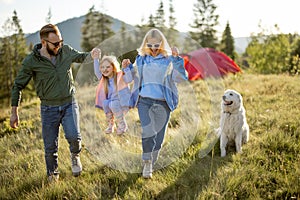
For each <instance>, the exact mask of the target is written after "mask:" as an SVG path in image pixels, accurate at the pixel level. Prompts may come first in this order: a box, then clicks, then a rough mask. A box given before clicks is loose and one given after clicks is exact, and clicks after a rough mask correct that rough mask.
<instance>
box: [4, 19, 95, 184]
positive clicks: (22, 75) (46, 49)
mask: <svg viewBox="0 0 300 200" xmlns="http://www.w3.org/2000/svg"><path fill="white" fill-rule="evenodd" d="M40 40H41V43H39V44H37V45H35V47H34V49H33V51H32V52H31V54H29V55H28V56H27V57H26V58H25V59H24V60H23V62H22V67H21V69H20V71H19V73H18V75H17V77H16V79H15V81H14V85H13V88H12V100H11V106H12V110H11V118H10V126H11V127H12V128H17V127H18V123H19V115H18V106H19V104H20V100H21V91H22V90H23V89H24V88H25V87H26V85H27V84H28V83H29V81H30V80H31V78H33V81H34V85H35V89H36V92H37V95H38V97H39V98H40V100H41V107H40V108H41V121H42V136H43V141H44V151H45V161H46V170H47V176H48V180H49V181H50V182H51V181H57V180H58V177H59V171H58V138H59V127H60V124H61V125H62V127H63V129H64V133H65V138H66V139H67V141H68V143H69V149H70V153H71V163H72V173H73V175H74V176H79V175H80V173H81V171H82V164H81V162H80V157H79V153H80V151H81V134H80V126H79V110H78V105H77V102H76V101H75V98H74V93H75V87H74V83H73V82H74V81H73V76H72V71H71V64H72V63H73V62H77V63H82V62H83V61H84V60H85V58H86V57H87V56H88V55H89V54H90V53H88V52H79V51H77V50H75V49H73V48H72V47H70V46H69V45H66V44H63V39H62V36H61V33H60V31H59V29H58V27H57V26H56V25H53V24H47V25H45V26H44V27H42V28H41V30H40ZM93 51H94V49H93V50H92V52H93Z"/></svg>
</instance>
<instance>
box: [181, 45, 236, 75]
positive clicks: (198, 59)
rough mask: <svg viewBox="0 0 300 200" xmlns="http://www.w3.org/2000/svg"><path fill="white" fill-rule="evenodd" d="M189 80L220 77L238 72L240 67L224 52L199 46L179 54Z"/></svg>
mask: <svg viewBox="0 0 300 200" xmlns="http://www.w3.org/2000/svg"><path fill="white" fill-rule="evenodd" d="M181 56H182V57H183V58H184V60H185V62H184V66H185V69H186V70H187V72H188V77H189V80H197V79H199V78H201V79H204V78H206V77H222V76H224V75H226V74H227V73H230V72H231V73H236V72H240V71H241V69H240V67H239V66H238V65H237V64H236V63H235V62H234V61H233V60H232V59H231V58H229V57H228V56H227V55H226V54H224V53H222V52H220V51H217V50H215V49H212V48H201V49H197V50H195V51H192V52H189V53H187V54H181Z"/></svg>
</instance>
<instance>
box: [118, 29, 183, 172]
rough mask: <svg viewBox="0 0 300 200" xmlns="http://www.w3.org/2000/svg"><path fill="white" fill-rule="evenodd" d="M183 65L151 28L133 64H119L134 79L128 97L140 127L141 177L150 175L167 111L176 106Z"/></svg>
mask: <svg viewBox="0 0 300 200" xmlns="http://www.w3.org/2000/svg"><path fill="white" fill-rule="evenodd" d="M170 54H171V55H170ZM183 64H184V62H183V59H182V58H181V57H180V56H178V49H177V48H176V47H173V48H170V47H169V44H168V42H167V40H166V38H165V36H164V35H163V33H162V32H161V31H160V30H158V29H155V28H153V29H151V30H149V31H148V32H147V33H146V35H145V37H144V39H143V42H142V44H141V46H140V48H139V49H138V55H137V57H136V60H135V63H134V64H133V65H132V64H131V62H130V60H129V59H124V60H123V61H122V67H127V68H129V69H130V70H131V72H132V77H133V78H134V79H135V80H134V87H133V95H132V98H133V102H134V105H135V106H137V108H138V114H139V118H140V122H141V126H142V149H143V153H142V160H143V165H144V166H143V177H144V178H151V177H152V166H153V165H154V164H155V162H156V161H157V159H158V155H159V151H160V149H161V148H162V144H163V141H164V136H165V133H166V130H167V126H168V123H169V119H170V114H171V112H172V111H173V110H175V109H176V107H177V105H178V91H177V86H176V83H178V82H180V81H183V80H187V76H186V71H185V68H184V65H183ZM128 66H129V67H128Z"/></svg>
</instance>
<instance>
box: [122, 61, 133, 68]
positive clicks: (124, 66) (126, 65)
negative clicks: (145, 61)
mask: <svg viewBox="0 0 300 200" xmlns="http://www.w3.org/2000/svg"><path fill="white" fill-rule="evenodd" d="M130 64H131V62H130V60H129V59H123V60H122V68H126V67H128V65H130Z"/></svg>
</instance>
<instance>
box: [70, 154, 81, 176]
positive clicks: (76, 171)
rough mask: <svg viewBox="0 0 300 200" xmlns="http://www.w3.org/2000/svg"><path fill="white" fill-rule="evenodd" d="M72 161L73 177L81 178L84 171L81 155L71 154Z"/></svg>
mask: <svg viewBox="0 0 300 200" xmlns="http://www.w3.org/2000/svg"><path fill="white" fill-rule="evenodd" d="M71 161H72V173H73V176H79V175H80V174H81V171H82V165H81V162H80V157H79V154H73V153H72V154H71Z"/></svg>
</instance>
